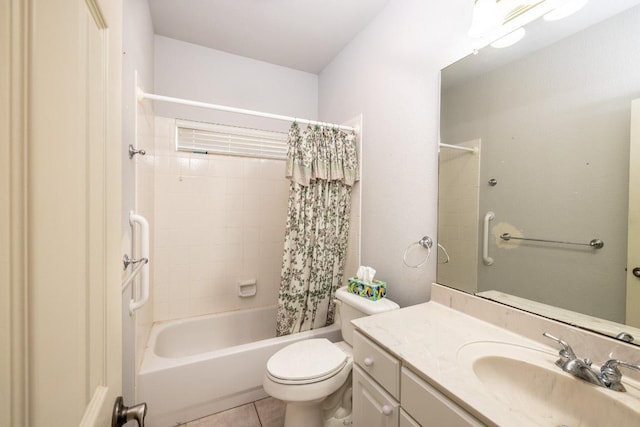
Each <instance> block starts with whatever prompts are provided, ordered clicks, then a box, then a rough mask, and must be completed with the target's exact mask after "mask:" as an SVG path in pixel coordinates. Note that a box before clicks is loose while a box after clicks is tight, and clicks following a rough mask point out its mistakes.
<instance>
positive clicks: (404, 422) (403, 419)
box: [400, 408, 421, 427]
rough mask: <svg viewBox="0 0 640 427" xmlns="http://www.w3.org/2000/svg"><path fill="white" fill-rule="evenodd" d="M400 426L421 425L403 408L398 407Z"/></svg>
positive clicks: (411, 426)
mask: <svg viewBox="0 0 640 427" xmlns="http://www.w3.org/2000/svg"><path fill="white" fill-rule="evenodd" d="M400 427H421V426H420V424H418V422H417V421H416V420H414V419H413V418H411V415H409V414H407V413H406V412H405V410H404V409H402V408H400Z"/></svg>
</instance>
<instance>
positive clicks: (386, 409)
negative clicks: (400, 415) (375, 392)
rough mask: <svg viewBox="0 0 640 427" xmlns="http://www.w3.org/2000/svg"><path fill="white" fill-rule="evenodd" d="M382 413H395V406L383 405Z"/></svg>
mask: <svg viewBox="0 0 640 427" xmlns="http://www.w3.org/2000/svg"><path fill="white" fill-rule="evenodd" d="M382 413H383V414H385V415H387V416H388V415H391V414H392V413H393V408H392V407H391V405H384V406H383V407H382Z"/></svg>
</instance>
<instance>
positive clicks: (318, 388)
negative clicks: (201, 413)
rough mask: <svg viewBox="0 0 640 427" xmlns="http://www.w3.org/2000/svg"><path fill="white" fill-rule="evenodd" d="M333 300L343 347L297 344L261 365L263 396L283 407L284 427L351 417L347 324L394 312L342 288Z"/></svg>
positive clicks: (314, 426)
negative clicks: (281, 404) (284, 406)
mask: <svg viewBox="0 0 640 427" xmlns="http://www.w3.org/2000/svg"><path fill="white" fill-rule="evenodd" d="M336 298H337V301H336V302H337V304H336V309H337V310H338V313H339V317H338V318H339V319H340V324H341V328H342V339H343V340H344V341H340V342H336V343H332V342H331V341H329V340H327V339H326V338H315V339H308V340H302V341H298V342H296V343H293V344H291V345H288V346H287V347H285V348H283V349H281V350H280V351H278V352H277V353H275V354H274V355H273V356H271V358H270V359H269V360H268V361H267V367H266V372H265V376H264V380H263V386H264V390H265V391H266V392H267V393H268V394H269V395H270V396H272V397H275V398H276V399H280V400H282V401H283V402H285V403H286V405H287V406H286V413H285V422H284V425H285V427H298V426H305V427H324V426H325V422H326V421H325V420H329V419H330V418H332V417H335V418H344V417H346V416H348V415H349V414H350V413H351V368H352V366H353V352H352V348H351V346H352V345H353V329H354V328H353V325H352V324H351V320H353V319H357V318H358V317H363V316H370V315H373V314H378V313H383V312H386V311H391V310H397V309H398V308H400V306H398V304H396V303H395V302H393V301H391V300H388V299H386V298H383V299H380V300H378V301H371V300H368V299H366V298H363V297H361V296H358V295H355V294H352V293H350V292H349V291H348V290H347V288H346V287H343V288H340V289H338V290H337V291H336Z"/></svg>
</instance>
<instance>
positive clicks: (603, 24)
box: [437, 0, 640, 345]
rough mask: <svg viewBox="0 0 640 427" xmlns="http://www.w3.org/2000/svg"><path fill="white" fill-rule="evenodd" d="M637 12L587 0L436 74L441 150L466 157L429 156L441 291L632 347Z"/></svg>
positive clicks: (639, 339)
mask: <svg viewBox="0 0 640 427" xmlns="http://www.w3.org/2000/svg"><path fill="white" fill-rule="evenodd" d="M638 4H640V1H637V0H636V1H626V0H620V1H618V0H616V1H615V2H605V1H594V0H592V1H590V2H589V3H588V4H587V6H586V7H585V8H584V9H583V10H581V11H580V12H578V13H577V14H576V15H574V16H571V17H569V18H566V19H565V20H563V21H556V22H545V21H543V20H542V19H540V20H537V21H534V22H532V23H530V24H529V25H528V26H527V36H526V37H525V38H524V39H523V40H522V41H520V42H519V43H518V44H516V45H514V46H511V47H509V48H506V49H493V48H491V47H486V48H483V49H482V50H480V51H479V52H478V53H477V54H476V55H470V56H469V57H466V58H463V59H462V60H460V61H458V62H456V63H454V64H452V65H450V66H449V67H447V68H445V69H444V70H443V71H442V91H441V130H440V142H441V144H448V145H453V146H457V147H466V148H469V150H465V151H463V150H459V149H453V148H450V147H449V148H448V147H446V146H444V145H443V146H441V148H440V178H439V182H440V187H439V224H438V242H439V243H440V244H441V245H442V248H443V249H444V250H442V249H441V250H439V251H438V270H437V281H438V283H441V284H444V285H447V286H451V287H455V288H457V289H461V290H464V291H467V292H472V293H475V294H478V295H480V296H484V297H487V298H492V299H495V300H497V301H499V302H502V303H507V304H513V305H515V306H518V307H520V308H523V309H525V310H529V311H534V312H537V313H539V314H542V315H544V316H547V317H552V318H555V319H558V320H562V321H565V322H568V323H571V324H575V325H578V326H582V327H585V328H588V329H592V330H595V331H598V332H601V333H606V334H608V335H611V336H618V337H619V338H620V339H624V340H626V341H630V342H631V341H633V342H634V343H635V344H639V345H640V278H637V277H635V276H634V275H633V273H632V269H633V268H634V267H639V266H640V253H637V254H634V253H631V252H629V251H628V247H630V246H631V247H632V246H633V245H634V244H637V242H636V241H640V230H638V231H635V233H636V234H635V235H631V234H629V233H630V232H633V228H632V229H631V230H630V229H629V224H631V226H632V227H634V224H635V222H636V221H638V222H640V215H639V213H633V212H631V213H629V209H630V208H631V209H634V206H635V203H637V201H634V197H636V198H640V182H635V181H638V179H637V178H636V179H635V180H634V179H633V177H634V171H635V169H634V167H637V168H638V169H640V164H636V165H633V164H632V166H631V168H630V166H629V165H630V161H631V163H633V162H634V161H633V160H630V150H631V152H633V150H634V146H633V143H632V142H631V140H632V139H633V138H632V136H633V132H631V130H630V129H631V127H632V124H633V123H636V121H637V120H640V119H639V118H636V119H635V121H634V119H632V110H633V108H632V105H634V102H633V101H634V100H636V99H638V98H640V31H639V30H638V29H639V28H640V5H638ZM635 105H636V109H640V108H639V107H640V101H639V102H636V104H635ZM636 126H638V127H640V126H639V125H638V124H636ZM638 144H640V141H638ZM635 150H640V149H639V148H635ZM636 163H637V161H636ZM630 173H631V175H630ZM630 176H631V177H632V178H631V179H630ZM636 194H637V195H636ZM630 195H631V200H630ZM634 195H635V196H634ZM593 240H598V241H601V242H603V246H602V247H600V248H598V246H600V245H599V244H597V243H594V244H591V242H592V241H593ZM445 250H446V252H445ZM628 257H630V258H631V261H628ZM634 257H635V258H634ZM634 263H635V264H634ZM639 271H640V270H639Z"/></svg>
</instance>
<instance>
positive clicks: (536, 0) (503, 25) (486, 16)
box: [468, 0, 587, 50]
mask: <svg viewBox="0 0 640 427" xmlns="http://www.w3.org/2000/svg"><path fill="white" fill-rule="evenodd" d="M586 2H587V0H475V3H474V8H473V17H472V21H471V27H470V28H469V32H468V34H469V37H470V38H471V44H472V48H473V49H474V50H479V49H481V48H483V47H485V46H487V45H489V44H491V45H492V46H494V47H495V45H494V44H493V43H494V42H496V40H499V42H498V43H497V45H498V46H502V47H506V46H508V45H510V44H507V45H504V43H506V42H507V41H511V44H513V43H515V42H516V41H517V40H519V39H520V38H522V36H523V34H520V33H515V34H513V35H511V34H512V33H514V32H515V31H516V30H518V29H519V28H521V27H523V26H525V25H527V24H528V23H530V22H532V21H535V20H536V19H538V18H540V17H543V16H544V17H545V19H547V20H551V19H560V18H561V17H564V16H568V15H569V14H571V13H573V12H575V11H577V10H579V9H580V8H581V7H583V6H584V5H585V3H586ZM505 36H508V38H507V39H506V40H504V41H503V40H501V39H502V38H503V37H505ZM518 36H519V38H518ZM511 37H513V39H511Z"/></svg>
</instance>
